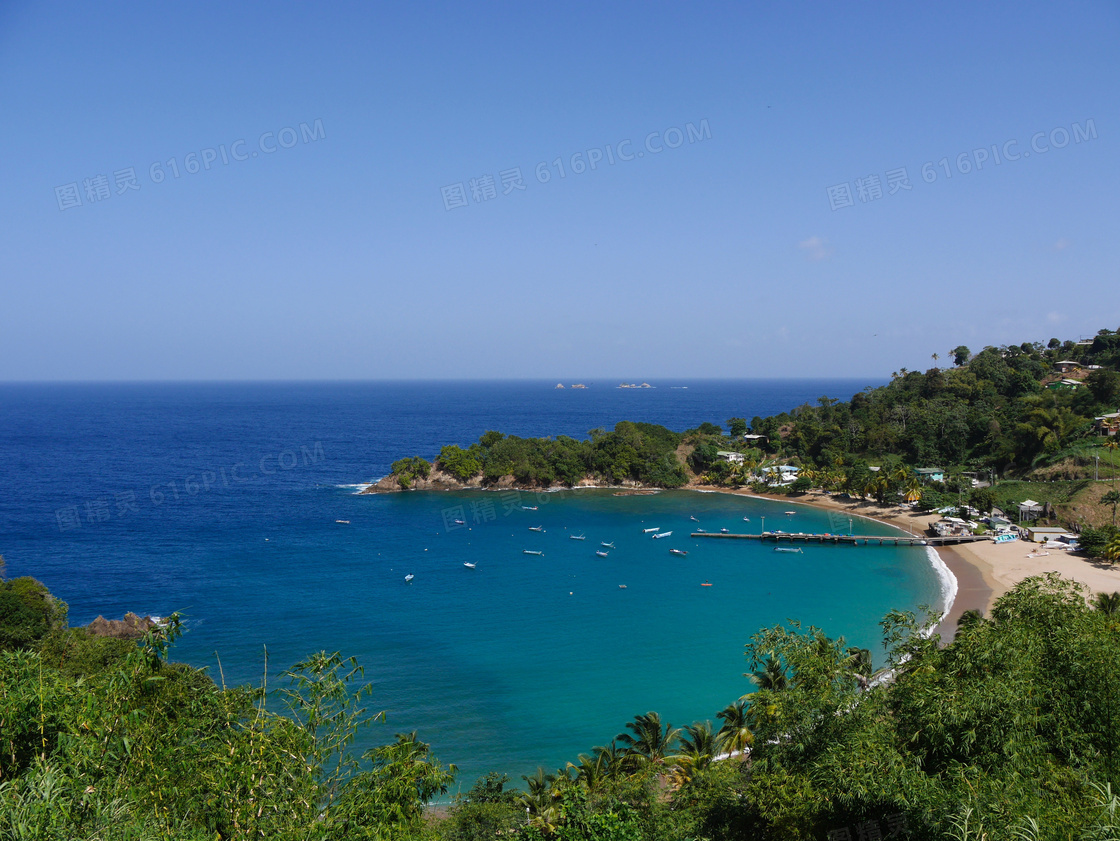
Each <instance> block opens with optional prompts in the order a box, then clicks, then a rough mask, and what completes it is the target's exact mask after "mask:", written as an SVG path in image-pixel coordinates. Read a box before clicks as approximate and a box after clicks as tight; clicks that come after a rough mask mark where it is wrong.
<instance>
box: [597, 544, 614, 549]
mask: <svg viewBox="0 0 1120 841" xmlns="http://www.w3.org/2000/svg"><path fill="white" fill-rule="evenodd" d="M599 545H600V546H602V547H603V548H604V549H613V548H614V544H613V543H600V544H599Z"/></svg>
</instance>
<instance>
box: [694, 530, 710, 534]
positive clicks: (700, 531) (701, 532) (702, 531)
mask: <svg viewBox="0 0 1120 841" xmlns="http://www.w3.org/2000/svg"><path fill="white" fill-rule="evenodd" d="M696 533H697V534H707V533H708V530H707V529H697V530H696Z"/></svg>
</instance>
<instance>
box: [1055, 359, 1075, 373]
mask: <svg viewBox="0 0 1120 841" xmlns="http://www.w3.org/2000/svg"><path fill="white" fill-rule="evenodd" d="M1080 367H1081V363H1080V362H1074V361H1073V360H1072V359H1063V360H1062V361H1061V362H1055V363H1054V368H1055V370H1056V371H1057V372H1058V373H1059V374H1068V373H1069V372H1070V371H1073V370H1075V369H1077V368H1080Z"/></svg>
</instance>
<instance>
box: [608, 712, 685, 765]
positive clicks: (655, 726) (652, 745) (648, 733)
mask: <svg viewBox="0 0 1120 841" xmlns="http://www.w3.org/2000/svg"><path fill="white" fill-rule="evenodd" d="M626 729H627V730H630V731H633V734H634V735H633V736H631V735H630V734H629V733H621V734H619V735H618V736H617V737H616V738H617V741H618V742H620V743H621V744H622V745H623V746H624V747H625V748H626V752H627V755H628V756H629V757H631V758H632V759H633V760H636V761H637V762H638V763H639V764H642V765H644V764H652V765H660V764H662V763H664V762H665V757H667V756H668V755H669V753H670V752H671V750H672V747H673V742H675V741H676V740H677V736H678V735H679V734H680V732H681V731H680V728H679V727H673V726H672V725H670V724H668V723H666V724H665V726H664V727H662V725H661V716H660V715H658V714H657V713H656V712H648V713H646V714H645V715H639V716H635V717H634V720H633V721H631V722H629V723H628V724H627V725H626Z"/></svg>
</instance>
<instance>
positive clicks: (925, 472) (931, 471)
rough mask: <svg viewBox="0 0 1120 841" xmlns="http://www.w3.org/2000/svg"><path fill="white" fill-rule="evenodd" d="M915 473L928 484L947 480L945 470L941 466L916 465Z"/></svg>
mask: <svg viewBox="0 0 1120 841" xmlns="http://www.w3.org/2000/svg"><path fill="white" fill-rule="evenodd" d="M914 475H915V476H917V477H918V478H919V479H920V480H922V481H923V482H925V483H926V484H929V483H930V482H944V481H945V470H944V469H943V468H940V467H915V468H914Z"/></svg>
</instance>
